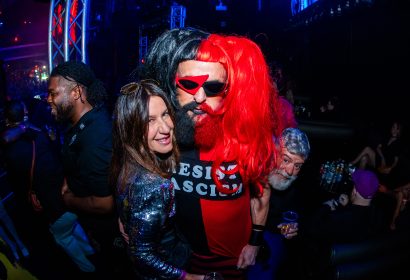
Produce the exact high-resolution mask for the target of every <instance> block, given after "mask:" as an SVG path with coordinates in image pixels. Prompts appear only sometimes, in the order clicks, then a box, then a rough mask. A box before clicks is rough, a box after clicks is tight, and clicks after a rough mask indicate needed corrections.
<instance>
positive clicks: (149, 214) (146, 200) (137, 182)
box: [117, 170, 182, 279]
mask: <svg viewBox="0 0 410 280" xmlns="http://www.w3.org/2000/svg"><path fill="white" fill-rule="evenodd" d="M117 199H118V200H117V204H118V206H119V212H120V217H121V220H122V222H123V224H124V227H125V232H126V233H127V234H128V236H129V248H128V249H129V254H130V255H131V258H132V261H133V262H134V264H135V266H136V270H137V273H138V274H139V275H140V276H142V278H143V279H179V277H180V276H181V274H182V270H181V269H179V268H176V267H174V266H172V265H171V264H169V263H167V262H166V261H165V260H164V257H163V255H161V248H160V242H161V237H162V236H163V235H164V234H165V233H164V231H166V230H167V229H166V223H167V221H169V220H172V218H173V216H174V215H175V203H174V189H173V186H172V184H171V182H170V181H169V180H167V179H164V178H162V177H160V176H158V175H155V174H151V173H148V172H147V171H145V170H144V171H142V172H140V173H139V174H138V175H137V176H136V177H135V179H134V181H133V182H132V183H131V184H130V185H128V187H127V189H126V190H125V191H124V193H122V194H121V193H120V194H119V196H118V197H117Z"/></svg>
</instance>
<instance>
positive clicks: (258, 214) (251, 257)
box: [237, 184, 271, 269]
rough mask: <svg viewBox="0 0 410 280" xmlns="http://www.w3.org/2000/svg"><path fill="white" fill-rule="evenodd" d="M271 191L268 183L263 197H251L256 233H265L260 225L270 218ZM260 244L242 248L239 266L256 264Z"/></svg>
mask: <svg viewBox="0 0 410 280" xmlns="http://www.w3.org/2000/svg"><path fill="white" fill-rule="evenodd" d="M270 192H271V190H270V187H269V185H268V184H266V185H265V186H264V190H263V195H262V196H261V197H253V198H251V217H252V224H253V225H256V228H254V226H253V229H252V230H253V231H255V233H256V235H263V229H260V228H259V226H263V227H264V226H265V224H266V219H267V218H268V212H269V198H270ZM255 233H253V234H255ZM251 238H252V237H251ZM259 246H260V244H258V245H256V244H255V245H251V244H247V245H246V246H245V247H244V248H243V249H242V252H241V254H240V256H239V260H238V263H237V267H238V268H242V269H244V268H247V267H248V266H249V265H254V264H255V259H256V255H257V254H258V251H259Z"/></svg>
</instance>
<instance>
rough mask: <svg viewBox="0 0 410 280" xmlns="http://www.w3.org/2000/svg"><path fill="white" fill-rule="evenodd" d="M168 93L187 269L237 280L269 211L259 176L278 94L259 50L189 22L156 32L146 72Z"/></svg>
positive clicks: (274, 131)
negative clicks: (176, 148)
mask: <svg viewBox="0 0 410 280" xmlns="http://www.w3.org/2000/svg"><path fill="white" fill-rule="evenodd" d="M143 77H144V78H154V79H156V80H158V81H159V83H160V85H161V86H162V87H163V88H164V89H165V90H166V91H167V92H168V93H169V94H170V98H171V100H172V102H173V105H174V107H175V109H176V117H177V129H176V135H177V140H178V143H179V146H180V149H181V162H180V167H179V169H178V170H175V172H174V175H173V178H172V181H173V183H174V185H175V189H176V193H177V194H176V199H177V215H176V216H177V224H178V226H179V229H180V230H181V231H182V233H183V234H184V236H185V237H186V238H187V239H188V241H189V243H190V244H191V246H192V249H193V254H192V258H191V262H190V267H188V271H189V270H190V271H191V272H193V273H198V274H204V273H206V272H209V271H218V272H220V273H222V275H223V277H224V278H225V279H244V278H245V273H244V272H245V269H246V268H247V267H248V266H249V265H253V264H254V263H255V257H256V255H257V252H258V250H259V246H260V244H261V241H262V238H263V237H262V236H263V230H264V225H265V222H266V217H267V213H268V205H269V192H270V190H269V187H265V186H266V181H265V179H266V177H267V174H268V173H269V171H270V170H271V169H272V167H273V166H274V164H275V158H276V157H275V153H276V151H275V147H274V143H273V141H272V135H278V131H281V130H282V128H283V126H284V124H283V122H282V120H281V119H282V117H281V116H283V112H281V108H280V101H279V99H278V95H277V91H276V88H275V87H274V85H273V83H272V80H271V78H270V75H269V70H268V66H267V64H266V62H265V60H264V57H263V54H262V53H261V50H260V48H259V47H258V46H257V45H256V44H255V43H254V42H252V41H251V40H249V39H247V38H244V37H239V36H221V35H216V34H208V33H205V32H203V31H200V30H195V29H174V30H170V31H166V32H165V33H163V34H162V35H161V36H160V37H159V38H158V39H157V40H156V41H155V42H154V43H153V45H152V47H151V49H150V51H149V53H148V55H147V57H146V63H145V67H144V72H143Z"/></svg>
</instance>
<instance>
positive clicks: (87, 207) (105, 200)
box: [63, 190, 114, 214]
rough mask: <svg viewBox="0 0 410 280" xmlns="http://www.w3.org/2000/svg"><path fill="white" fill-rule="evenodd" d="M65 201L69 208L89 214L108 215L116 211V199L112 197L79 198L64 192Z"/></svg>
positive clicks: (69, 192)
mask: <svg viewBox="0 0 410 280" xmlns="http://www.w3.org/2000/svg"><path fill="white" fill-rule="evenodd" d="M63 200H64V203H65V205H66V206H67V207H68V208H70V209H75V210H80V211H83V212H87V213H94V214H106V213H110V212H111V211H113V209H114V197H113V196H112V195H109V196H103V197H99V196H85V197H77V196H75V195H74V193H72V192H71V191H70V190H68V191H66V192H64V194H63Z"/></svg>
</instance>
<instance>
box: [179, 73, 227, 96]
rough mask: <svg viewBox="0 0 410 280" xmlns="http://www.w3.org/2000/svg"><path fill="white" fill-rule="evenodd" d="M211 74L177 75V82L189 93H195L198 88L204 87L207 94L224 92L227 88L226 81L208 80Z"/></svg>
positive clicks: (214, 94) (213, 94)
mask: <svg viewBox="0 0 410 280" xmlns="http://www.w3.org/2000/svg"><path fill="white" fill-rule="evenodd" d="M208 78H209V75H200V76H186V77H178V76H177V77H176V78H175V82H176V84H177V86H178V87H180V88H181V89H183V90H184V91H186V92H188V93H189V94H192V95H195V94H196V93H197V92H198V90H199V89H200V88H201V87H202V88H203V89H204V91H205V94H206V96H208V97H212V96H216V95H219V94H221V93H223V92H224V91H225V89H226V83H222V82H218V81H209V82H207V81H206V80H207V79H208Z"/></svg>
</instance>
